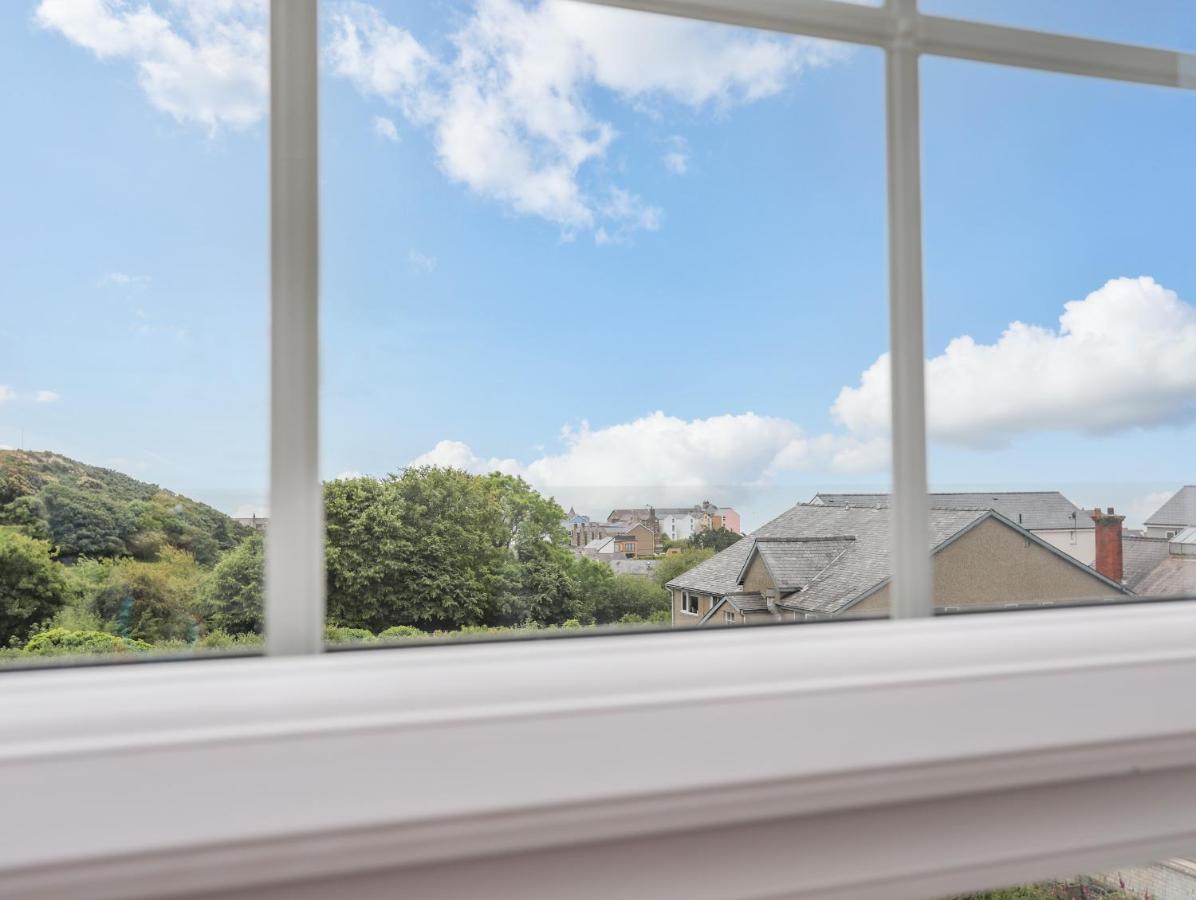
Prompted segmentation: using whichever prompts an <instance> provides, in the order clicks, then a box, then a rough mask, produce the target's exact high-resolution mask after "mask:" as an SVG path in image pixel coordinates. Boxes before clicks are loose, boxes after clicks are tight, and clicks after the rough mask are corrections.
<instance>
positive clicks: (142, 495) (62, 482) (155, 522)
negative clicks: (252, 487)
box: [0, 450, 249, 565]
mask: <svg viewBox="0 0 1196 900" xmlns="http://www.w3.org/2000/svg"><path fill="white" fill-rule="evenodd" d="M0 524H4V525H16V526H19V527H20V528H21V530H22V531H24V532H26V533H27V534H29V535H30V536H33V537H39V538H44V539H47V540H49V541H50V542H51V543H52V544H53V545H54V546H55V547H56V548H57V553H58V557H59V559H61V560H63V561H71V560H74V559H77V558H78V557H82V556H86V557H91V558H105V557H123V556H129V557H133V558H135V559H141V560H153V559H156V558H157V557H158V555H159V554H160V552H161V551H162V549H163V548H165V547H174V548H176V549H179V550H185V551H187V552H189V553H191V554H192V555H193V556H194V557H195V559H196V561H197V562H199V563H200V564H201V565H211V564H213V563H215V562H216V559H217V557H218V556H219V555H220V554H221V553H222V552H223V551H225V550H228V549H230V548H232V547H234V546H235V545H237V544H238V543H239V542H240V541H241V540H242V539H244V538H245V536H246V535H247V534H248V532H249V530H248V529H246V528H245V527H244V526H241V525H238V524H237V523H236V522H234V521H233V520H232V519H231V518H229V517H228V516H226V515H225V514H224V513H222V512H220V511H219V510H216V509H213V508H212V507H210V506H207V505H205V504H203V503H199V502H197V501H195V500H192V499H190V498H188V497H184V496H182V495H181V494H175V493H173V492H171V491H167V490H164V489H162V488H160V487H158V486H157V485H155V484H147V483H146V482H144V481H138V480H137V479H135V478H130V477H129V476H128V475H123V474H121V473H120V472H115V471H113V470H111V469H102V468H99V467H98V466H89V465H87V464H85V463H81V462H78V461H76V460H73V459H69V458H67V457H65V456H61V455H59V454H57V453H52V452H34V451H27V450H0Z"/></svg>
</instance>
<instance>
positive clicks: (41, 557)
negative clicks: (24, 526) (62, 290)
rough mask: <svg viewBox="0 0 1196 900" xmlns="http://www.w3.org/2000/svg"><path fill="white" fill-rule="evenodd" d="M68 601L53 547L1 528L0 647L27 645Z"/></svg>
mask: <svg viewBox="0 0 1196 900" xmlns="http://www.w3.org/2000/svg"><path fill="white" fill-rule="evenodd" d="M66 598H67V583H66V578H65V577H64V576H63V574H62V567H61V566H59V565H58V563H56V562H54V560H53V558H52V557H51V556H50V544H49V543H48V542H47V541H39V540H36V539H35V538H31V537H29V536H28V535H25V534H21V533H20V532H19V531H17V530H15V529H13V528H0V646H2V645H6V644H9V643H10V642H11V641H13V640H14V639H15V640H17V641H24V640H25V639H26V638H27V637H28V636H29V634H30V633H31V632H32V631H34V630H35V629H36V627H37V626H38V625H39V624H40V623H42V622H45V621H47V620H48V619H50V618H51V617H52V616H53V615H54V614H55V613H56V612H57V611H58V610H59V609H61V608H62V606H63V604H64V603H65V602H66Z"/></svg>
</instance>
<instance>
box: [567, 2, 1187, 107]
mask: <svg viewBox="0 0 1196 900" xmlns="http://www.w3.org/2000/svg"><path fill="white" fill-rule="evenodd" d="M586 2H590V3H600V4H603V5H606V6H619V7H623V8H625V9H638V10H643V11H644V12H656V13H664V14H666V15H674V16H684V17H688V18H694V19H705V20H707V21H712V22H722V23H724V24H727V25H739V26H743V27H746V28H765V29H769V30H771V31H784V32H790V33H792V34H802V35H807V36H809V37H817V38H825V39H827V40H835V41H848V42H851V43H856V44H871V45H874V46H878V47H887V46H889V45H890V44H891V43H892V42H893V41H895V40H901V41H904V42H908V41H911V40H912V41H913V46H914V48H915V50H916V51H917V52H919V53H930V54H936V55H939V56H949V57H954V58H956V59H970V60H975V61H977V62H990V63H998V64H1001V65H1007V66H1017V67H1020V68H1026V69H1042V70H1045V71H1050V72H1064V73H1068V74H1072V75H1086V76H1091V77H1095V78H1109V79H1113V80H1115V81H1134V82H1141V83H1145V84H1158V85H1164V86H1167V87H1181V88H1186V89H1189V90H1196V54H1193V53H1178V52H1175V51H1173V50H1160V49H1156V48H1152V47H1139V46H1135V45H1133V44H1119V43H1115V42H1112V41H1098V40H1092V39H1090V38H1082V37H1074V36H1071V35H1064V34H1048V33H1045V32H1041V31H1034V30H1031V29H1028V28H1009V27H1005V26H1002V25H991V24H989V23H987V22H974V21H967V20H963V19H950V18H945V17H941V16H926V15H921V14H919V13H917V12H916V11H914V12H913V13H912V15H913V26H912V30H907V32H906V33H904V34H901V35H898V27H899V25H898V20H897V18H896V17H895V12H894V10H895V9H896V5H891V6H888V7H883V8H882V7H875V6H861V5H858V4H855V3H849V2H846V0H733V2H729V0H586Z"/></svg>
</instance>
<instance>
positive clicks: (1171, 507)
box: [1146, 484, 1196, 525]
mask: <svg viewBox="0 0 1196 900" xmlns="http://www.w3.org/2000/svg"><path fill="white" fill-rule="evenodd" d="M1146 524H1147V525H1196V485H1192V484H1189V485H1186V486H1185V487H1182V488H1180V489H1179V490H1178V491H1176V492H1175V494H1174V496H1172V498H1171V499H1170V500H1168V501H1167V502H1166V503H1164V504H1163V505H1162V506H1160V507H1159V508H1158V509H1157V510H1156V511H1155V513H1154V515H1152V516H1150V517H1149V518H1148V519H1147V520H1146Z"/></svg>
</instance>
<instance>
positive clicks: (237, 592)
mask: <svg viewBox="0 0 1196 900" xmlns="http://www.w3.org/2000/svg"><path fill="white" fill-rule="evenodd" d="M262 545H263V541H262V534H261V532H260V531H258V532H254V533H253V534H251V535H250V536H249V537H247V538H246V539H245V540H244V541H242V542H241V543H240V544H238V545H237V546H236V547H234V548H233V549H232V550H229V551H228V552H227V553H225V554H224V555H223V556H221V557H220V561H219V562H218V563H216V566H215V568H214V569H213V570H212V573H211V574H210V575H209V576H208V578H207V579H206V580H205V581H204V584H203V587H202V588H201V590H200V599H201V608H202V610H203V614H204V623H205V624H206V625H207V626H208V628H210V629H213V630H215V629H219V630H221V631H225V632H228V633H229V634H249V633H252V634H261V631H262V610H263V605H264V604H263V600H262V587H263V583H264V580H265V564H266V561H265V554H264V552H263V546H262Z"/></svg>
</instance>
